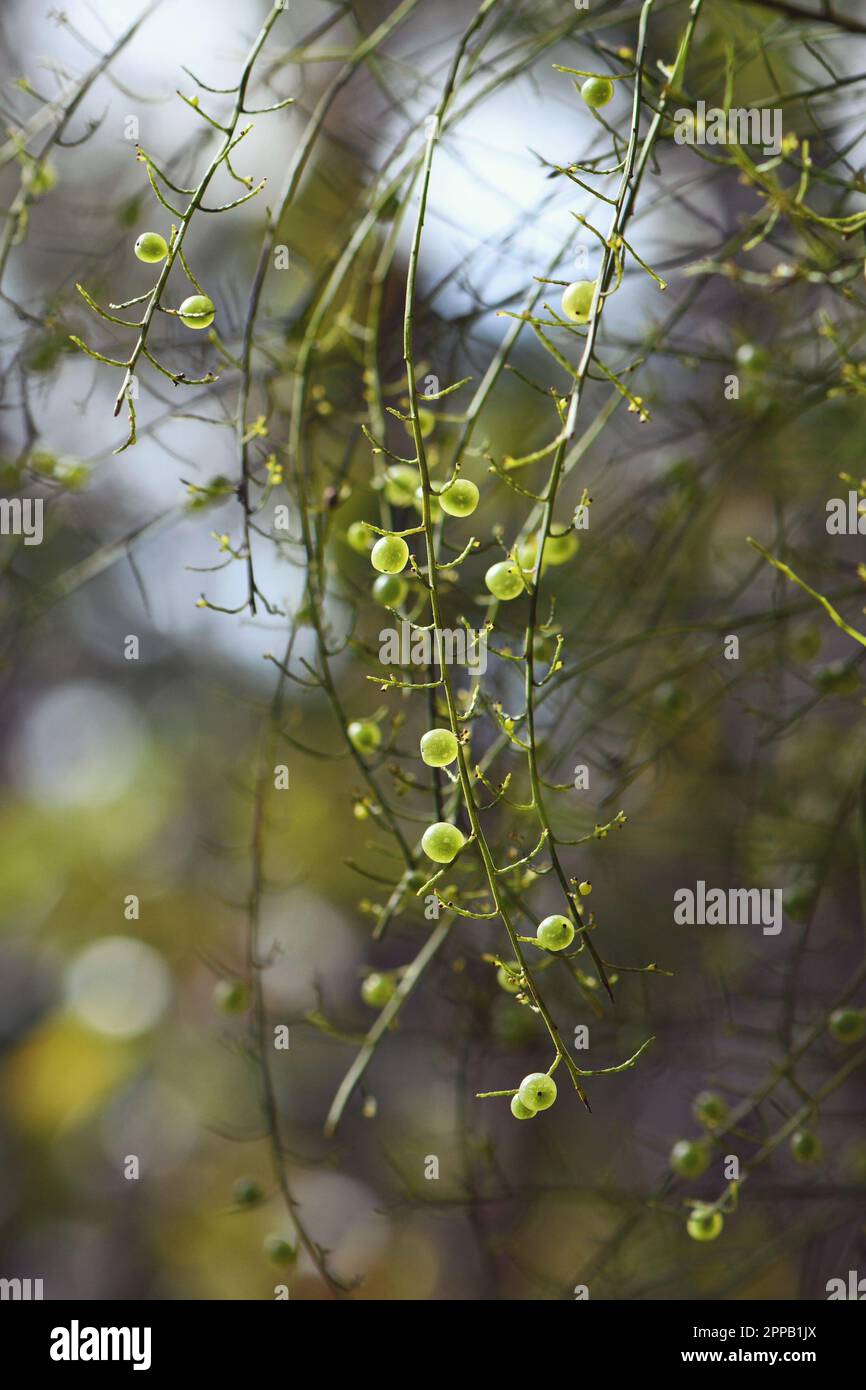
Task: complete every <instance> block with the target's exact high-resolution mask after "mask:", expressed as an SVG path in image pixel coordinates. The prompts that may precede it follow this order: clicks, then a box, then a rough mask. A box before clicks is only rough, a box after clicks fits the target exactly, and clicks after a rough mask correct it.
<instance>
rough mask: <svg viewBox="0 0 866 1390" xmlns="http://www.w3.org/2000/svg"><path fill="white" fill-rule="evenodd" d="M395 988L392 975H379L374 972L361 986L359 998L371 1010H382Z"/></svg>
mask: <svg viewBox="0 0 866 1390" xmlns="http://www.w3.org/2000/svg"><path fill="white" fill-rule="evenodd" d="M396 988H397V984H396V981H395V979H394V976H393V975H380V974H379V973H378V972H377V971H374V972H373V973H372V974H371V975H368V976H367V977H366V979H365V980H364V981H363V983H362V984H361V998H362V999H363V1001H364V1003H365V1004H369V1006H370V1008H371V1009H384V1007H385V1005H386V1004H387V1003H388V1000H389V999H391V998H392V997H393V994H394V990H395V989H396Z"/></svg>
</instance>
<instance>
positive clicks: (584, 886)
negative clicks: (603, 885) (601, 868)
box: [577, 878, 592, 898]
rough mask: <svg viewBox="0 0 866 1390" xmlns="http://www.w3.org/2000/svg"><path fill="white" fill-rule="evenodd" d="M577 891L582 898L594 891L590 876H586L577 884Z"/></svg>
mask: <svg viewBox="0 0 866 1390" xmlns="http://www.w3.org/2000/svg"><path fill="white" fill-rule="evenodd" d="M577 891H578V893H579V894H580V896H581V897H582V898H588V897H589V895H590V893H591V892H592V884H591V883H590V881H589V879H588V878H585V879H584V880H583V882H582V883H579V884H578V885H577Z"/></svg>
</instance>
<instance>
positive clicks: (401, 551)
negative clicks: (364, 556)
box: [370, 536, 409, 574]
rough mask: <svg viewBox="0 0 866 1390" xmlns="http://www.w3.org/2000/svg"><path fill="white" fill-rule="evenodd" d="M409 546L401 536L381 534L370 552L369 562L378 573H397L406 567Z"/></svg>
mask: <svg viewBox="0 0 866 1390" xmlns="http://www.w3.org/2000/svg"><path fill="white" fill-rule="evenodd" d="M408 559H409V547H408V545H407V544H406V542H405V541H404V539H403V537H402V536H381V537H380V538H379V540H377V542H376V544H375V545H374V546H373V549H372V551H371V552H370V562H371V564H372V566H373V569H374V570H378V571H379V573H380V574H399V573H400V571H401V570H404V569H405V568H406V563H407V561H408Z"/></svg>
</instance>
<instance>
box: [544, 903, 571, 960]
mask: <svg viewBox="0 0 866 1390" xmlns="http://www.w3.org/2000/svg"><path fill="white" fill-rule="evenodd" d="M535 935H536V940H537V941H538V944H539V946H543V947H544V949H545V951H564V950H565V948H566V946H570V945H571V943H572V941H573V940H574V926H573V924H572V923H571V922H570V921H569V919H568V918H567V917H563V916H562V914H561V913H559V912H555V913H554V914H553V915H552V916H551V917H545V918H544V920H543V921H542V922H539V924H538V931H537V932H536V934H535Z"/></svg>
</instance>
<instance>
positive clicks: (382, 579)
mask: <svg viewBox="0 0 866 1390" xmlns="http://www.w3.org/2000/svg"><path fill="white" fill-rule="evenodd" d="M408 592H409V585H408V584H407V583H406V580H405V579H402V578H401V577H400V575H399V574H380V575H379V578H378V579H374V581H373V597H374V599H375V600H376V602H377V603H383V604H384V605H385V607H386V608H399V607H400V604H401V603H402V602H403V600H404V599H405V597H406V595H407V594H408Z"/></svg>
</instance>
